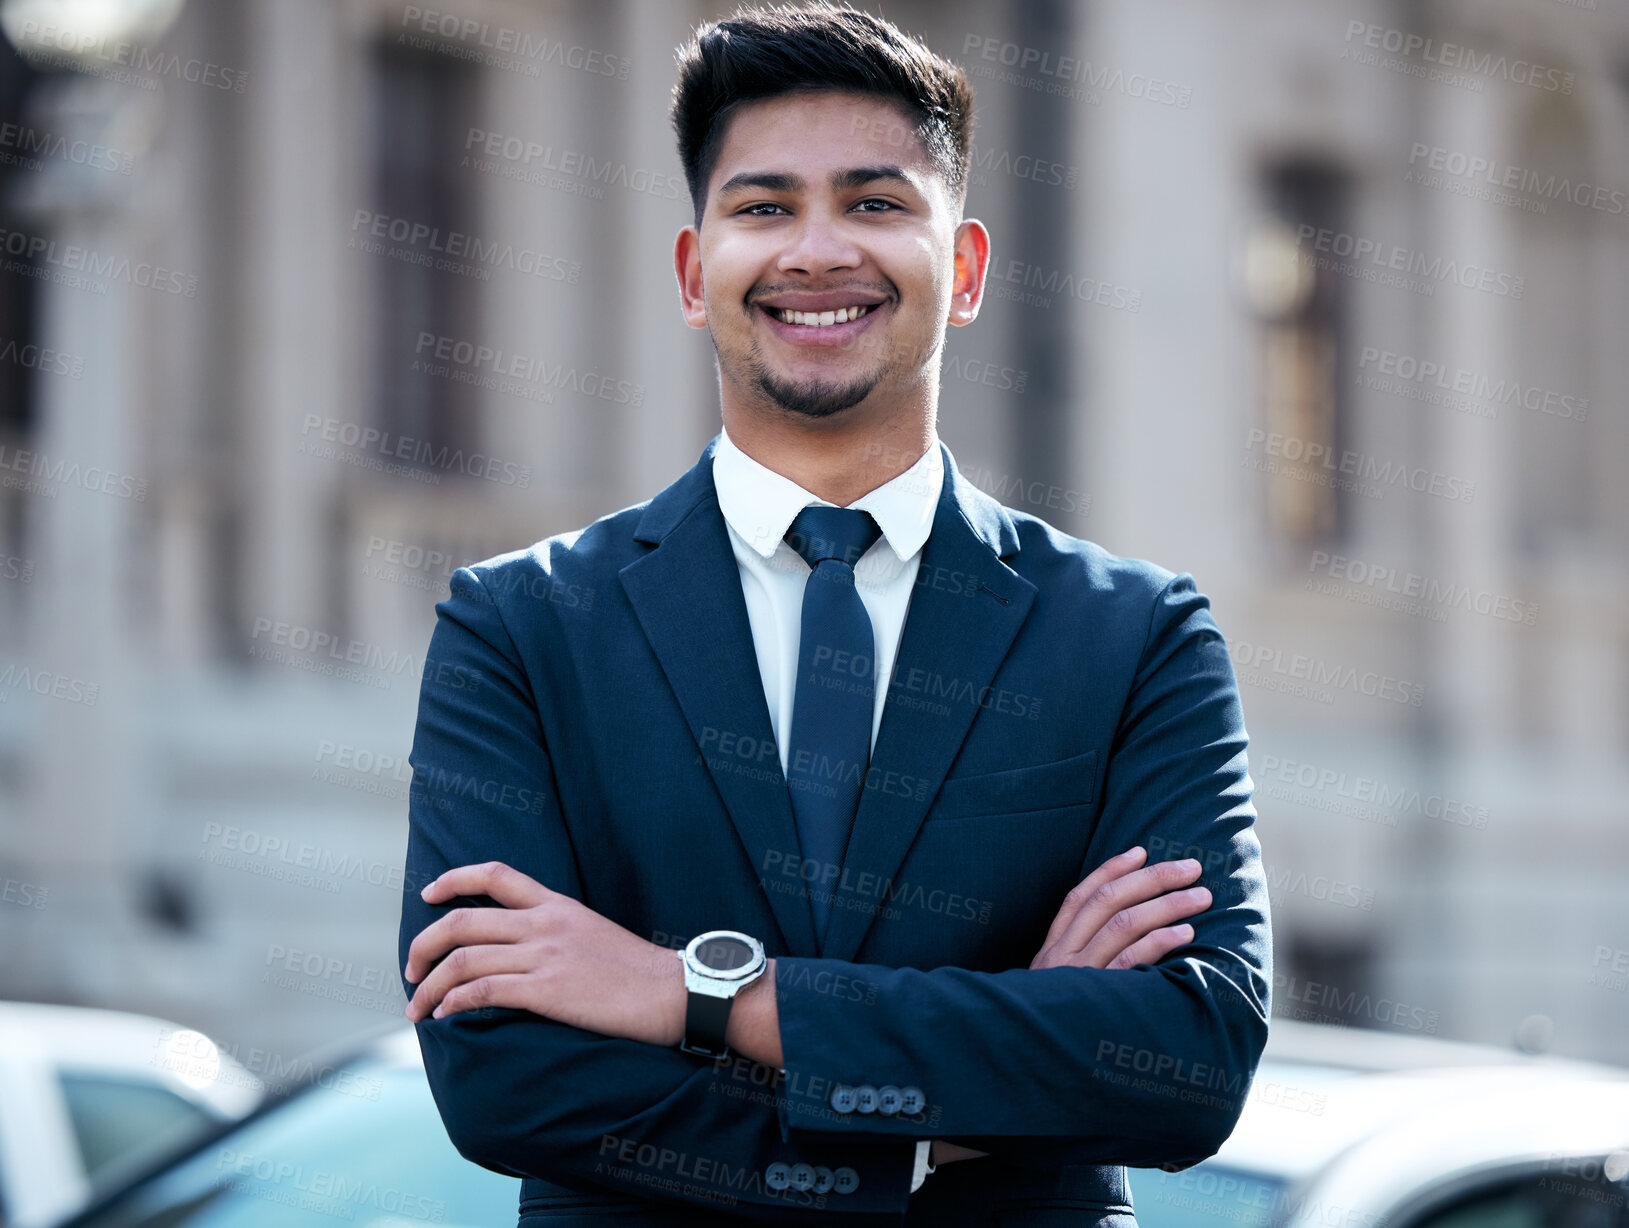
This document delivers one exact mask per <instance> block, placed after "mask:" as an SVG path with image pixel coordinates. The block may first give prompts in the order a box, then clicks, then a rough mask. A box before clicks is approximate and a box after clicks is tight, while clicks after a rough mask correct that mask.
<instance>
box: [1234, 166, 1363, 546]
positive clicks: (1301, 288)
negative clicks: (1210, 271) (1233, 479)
mask: <svg viewBox="0 0 1629 1228" xmlns="http://www.w3.org/2000/svg"><path fill="white" fill-rule="evenodd" d="M1262 189H1263V191H1262V195H1263V198H1264V204H1265V210H1264V216H1263V218H1262V220H1261V221H1260V222H1259V223H1258V224H1257V225H1256V226H1255V227H1254V229H1253V230H1252V231H1251V233H1250V235H1249V237H1248V239H1247V240H1246V244H1245V251H1244V259H1243V267H1242V274H1243V281H1244V288H1245V293H1246V297H1247V298H1248V300H1249V302H1250V305H1251V307H1252V308H1253V309H1254V311H1255V313H1256V316H1257V318H1258V320H1259V322H1260V333H1259V336H1260V338H1261V342H1260V371H1261V400H1260V413H1259V415H1258V428H1259V437H1258V436H1257V435H1254V434H1253V435H1252V436H1251V437H1250V438H1251V443H1250V450H1249V453H1248V457H1249V459H1250V460H1251V461H1253V462H1256V463H1257V464H1258V465H1259V468H1260V471H1261V476H1262V484H1261V485H1262V490H1263V491H1264V492H1265V497H1266V517H1267V523H1268V527H1269V532H1270V533H1271V535H1272V537H1273V539H1274V540H1275V541H1277V542H1279V543H1281V544H1282V545H1283V546H1285V547H1294V548H1308V547H1314V546H1322V545H1327V544H1330V543H1333V542H1336V541H1339V540H1340V539H1342V538H1343V537H1344V536H1345V535H1346V533H1347V530H1348V520H1349V509H1348V507H1347V506H1346V500H1345V499H1344V498H1343V497H1342V494H1341V491H1340V489H1339V485H1338V483H1335V482H1332V481H1330V480H1329V478H1330V477H1331V476H1332V475H1333V473H1334V472H1336V471H1335V470H1332V469H1331V465H1332V464H1334V463H1337V462H1336V460H1335V458H1338V457H1339V455H1340V452H1341V449H1342V448H1343V447H1344V446H1345V438H1346V430H1347V425H1348V424H1347V422H1346V420H1345V419H1346V415H1345V414H1344V413H1343V410H1344V409H1345V408H1346V400H1345V394H1344V392H1343V385H1344V381H1343V380H1342V379H1341V361H1342V346H1341V340H1342V324H1343V319H1342V316H1343V307H1344V305H1345V304H1344V301H1343V300H1344V296H1343V293H1342V289H1343V288H1342V286H1341V284H1340V278H1339V277H1337V276H1336V275H1335V274H1334V273H1332V272H1330V271H1328V270H1325V269H1320V268H1318V267H1317V266H1316V265H1315V264H1314V263H1313V252H1312V250H1311V248H1310V246H1309V245H1307V244H1306V243H1303V242H1302V241H1301V236H1303V235H1305V234H1308V233H1313V232H1309V231H1308V230H1307V227H1312V228H1313V230H1314V232H1315V231H1316V230H1323V229H1339V227H1340V222H1341V215H1342V214H1343V213H1344V211H1345V210H1344V206H1345V202H1346V198H1347V187H1346V180H1345V176H1344V175H1343V174H1342V173H1341V172H1340V171H1338V170H1336V169H1335V168H1333V167H1330V166H1327V165H1323V164H1320V163H1313V162H1302V161H1295V162H1285V163H1280V164H1277V165H1275V166H1273V167H1270V168H1269V169H1268V170H1267V172H1266V173H1265V174H1264V176H1263V181H1262Z"/></svg>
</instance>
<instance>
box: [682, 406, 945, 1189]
mask: <svg viewBox="0 0 1629 1228" xmlns="http://www.w3.org/2000/svg"><path fill="white" fill-rule="evenodd" d="M944 477H945V472H944V458H943V457H942V456H941V455H940V453H939V439H938V436H937V434H935V436H934V439H933V442H932V443H931V444H930V445H929V446H928V450H927V451H926V452H924V453H923V454H922V455H921V457H920V458H919V459H918V460H917V462H916V463H915V464H914V465H912V466H911V467H910V468H909V469H907V470H905V472H903V473H901V474H899V475H898V476H897V477H895V478H893V479H891V480H890V481H887V482H884V483H883V484H882V485H881V486H879V487H877V488H876V489H875V490H873V491H869V492H867V493H866V494H863V495H861V496H860V497H859V498H858V499H856V500H855V501H854V502H853V503H850V504H849V505H848V506H849V507H851V508H859V509H861V510H863V511H867V512H870V513H871V518H872V519H873V520H875V521H876V522H877V527H878V528H880V529H881V530H882V535H881V536H880V537H878V538H877V540H876V541H875V542H873V543H872V544H871V547H870V549H868V550H867V551H866V552H865V553H864V554H863V555H861V556H860V558H859V561H858V562H856V563H855V564H854V587H855V590H856V591H857V592H858V593H859V595H860V601H861V603H862V604H863V605H864V606H865V612H866V613H867V614H869V615H870V616H871V633H872V637H873V639H874V640H875V655H876V663H877V672H876V678H877V687H876V695H875V701H874V706H873V708H872V716H871V745H872V747H873V748H875V746H876V744H877V730H878V729H879V728H881V726H882V708H883V703H884V701H885V700H886V699H887V697H888V686H887V680H888V679H889V678H890V677H891V676H892V675H893V670H894V657H895V656H896V655H897V654H898V652H899V637H900V634H901V632H902V631H903V630H904V628H905V611H906V608H907V607H908V606H909V605H910V601H911V591H912V589H913V588H914V587H915V584H916V573H917V568H918V567H919V566H920V565H921V562H922V547H923V546H924V544H925V543H926V542H927V540H928V533H929V531H930V530H931V529H932V528H933V515H934V511H935V509H936V508H937V507H938V506H939V492H940V489H941V487H942V486H943V484H944ZM713 485H714V486H715V487H716V488H717V490H718V506H719V510H720V511H721V512H723V513H724V523H725V524H726V525H728V526H729V531H730V545H731V546H732V547H733V548H734V550H735V560H736V562H737V563H738V564H739V565H740V568H741V591H742V594H743V596H745V597H746V602H747V618H748V620H749V621H750V622H751V624H752V646H753V648H754V650H755V651H756V652H757V654H758V672H759V674H760V675H761V676H762V678H763V683H764V699H765V700H766V701H767V702H768V704H769V723H770V727H771V728H772V729H773V730H774V732H775V741H776V743H777V744H778V745H779V747H780V752H781V771H782V772H783V773H784V772H785V771H786V764H787V743H788V741H789V740H790V737H791V731H792V701H793V699H794V697H795V692H796V687H797V673H798V639H799V635H800V633H801V631H802V628H803V586H804V582H805V581H806V580H807V579H808V578H809V565H808V564H807V563H805V562H804V561H803V557H802V556H801V555H800V554H798V552H797V551H796V550H794V549H792V547H791V546H789V545H788V544H787V543H786V541H785V540H784V539H785V537H786V533H787V530H788V529H790V528H791V527H792V521H793V520H794V519H796V517H797V514H798V513H799V512H801V511H802V510H803V509H804V508H806V507H808V506H810V505H811V504H813V505H815V506H818V507H835V506H836V504H833V503H830V502H828V501H827V500H825V499H821V498H819V497H818V496H816V495H812V494H810V493H809V492H808V491H806V490H804V489H803V487H801V486H799V485H798V484H797V483H796V482H794V481H792V479H791V478H788V477H786V476H784V475H782V474H779V473H776V472H775V471H774V470H773V469H770V468H768V467H766V466H764V465H761V464H759V463H758V462H757V461H755V460H753V459H752V457H750V456H748V455H747V454H746V453H745V452H743V451H741V449H740V448H738V447H736V446H735V444H734V443H733V442H732V441H731V440H730V437H729V434H728V433H727V432H725V431H724V430H723V429H722V428H721V429H720V431H719V439H718V447H717V449H716V450H715V451H714V454H713ZM930 1143H931V1140H929V1139H922V1140H920V1141H919V1142H918V1143H917V1148H916V1168H915V1171H914V1172H913V1174H912V1177H911V1189H912V1191H913V1192H914V1191H915V1190H916V1189H917V1188H918V1187H920V1186H921V1184H922V1182H923V1180H924V1179H925V1178H926V1176H927V1174H928V1173H930V1172H933V1171H934V1170H933V1168H931V1167H929V1165H928V1149H929V1146H930Z"/></svg>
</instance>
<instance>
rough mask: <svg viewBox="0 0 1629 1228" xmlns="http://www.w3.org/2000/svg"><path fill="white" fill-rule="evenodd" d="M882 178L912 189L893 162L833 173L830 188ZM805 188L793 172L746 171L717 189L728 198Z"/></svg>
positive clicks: (843, 189) (849, 187)
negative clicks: (750, 191)
mask: <svg viewBox="0 0 1629 1228" xmlns="http://www.w3.org/2000/svg"><path fill="white" fill-rule="evenodd" d="M879 179H891V180H896V181H898V182H899V183H902V184H905V185H906V186H908V187H909V186H912V185H911V179H910V176H909V175H907V174H906V173H905V171H904V168H902V167H899V166H896V165H894V164H893V163H891V162H887V163H880V164H878V165H876V166H851V167H848V168H847V169H844V170H839V171H833V172H832V173H831V186H832V188H833V190H834V191H838V192H848V191H853V190H854V189H855V188H860V187H864V186H865V185H866V184H868V183H875V182H877V181H878V180H879ZM805 186H806V184H805V182H804V179H803V176H801V175H794V174H792V173H791V172H790V171H743V172H742V173H741V174H739V175H732V176H730V178H729V179H728V180H727V181H725V183H724V186H723V187H721V188H719V189H718V194H719V195H720V196H727V195H729V194H730V193H731V192H740V191H744V190H745V189H747V188H758V189H760V190H762V191H765V192H801V191H802V190H803V189H804V187H805Z"/></svg>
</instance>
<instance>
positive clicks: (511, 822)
mask: <svg viewBox="0 0 1629 1228" xmlns="http://www.w3.org/2000/svg"><path fill="white" fill-rule="evenodd" d="M436 612H437V616H438V617H437V623H436V627H435V631H434V632H433V634H432V636H431V640H430V647H429V651H428V653H427V654H426V659H425V664H424V674H423V683H422V686H421V689H420V694H419V712H418V724H417V728H416V730H415V733H414V738H413V750H412V753H411V756H410V762H411V764H412V768H413V779H412V784H411V788H410V800H409V810H408V818H409V830H408V840H407V860H406V872H405V874H404V883H403V893H402V915H401V928H400V932H399V935H398V971H399V972H401V973H402V987H403V990H404V992H406V993H407V994H408V996H411V994H412V992H413V990H414V989H415V988H416V987H415V986H414V985H413V984H412V983H411V982H409V981H408V980H407V979H406V975H405V969H406V965H407V953H408V948H409V946H410V945H411V943H412V941H413V939H414V938H415V937H416V936H417V935H418V934H419V933H420V932H421V931H422V930H423V929H425V927H426V926H428V925H430V924H431V923H432V922H433V921H434V920H436V918H438V917H440V916H442V915H443V914H444V913H446V912H448V911H449V910H451V909H452V908H454V907H459V906H471V905H485V906H496V905H495V904H494V902H493V901H491V900H490V899H489V898H488V897H485V896H481V897H478V898H470V897H461V898H458V899H454V900H451V901H448V902H447V903H444V904H437V905H431V904H427V903H425V902H424V901H423V900H422V899H421V898H420V895H419V892H420V890H421V889H422V888H423V886H424V885H425V884H426V883H428V882H429V881H431V880H432V879H434V878H435V877H436V876H437V875H439V874H441V873H442V872H443V871H445V870H447V869H449V868H451V867H453V866H459V865H467V864H470V863H474V862H481V861H490V860H500V861H503V862H505V863H507V864H509V865H511V866H514V867H515V868H516V869H518V870H521V871H522V872H524V873H526V874H528V875H530V876H531V877H533V878H535V879H537V880H538V881H539V882H541V883H544V884H545V885H547V886H549V887H551V888H553V889H554V890H556V891H562V892H565V893H567V894H569V895H571V896H572V897H573V898H575V899H577V900H579V901H581V900H582V899H583V892H582V883H581V879H580V875H579V871H578V866H577V862H576V855H575V852H574V851H573V848H572V845H571V840H570V837H569V835H568V832H567V829H566V825H565V823H564V821H563V819H562V816H561V812H560V804H559V800H558V794H557V792H556V789H555V783H554V775H553V768H552V767H551V761H550V756H549V748H547V747H546V746H545V745H544V741H543V731H542V725H541V722H540V720H539V717H538V708H537V703H536V700H535V698H534V694H533V691H532V684H531V680H530V679H529V678H528V675H527V672H526V670H525V669H524V667H523V666H522V664H521V660H520V656H519V653H518V651H517V650H516V647H515V644H514V642H513V640H512V639H511V638H510V635H509V633H508V631H507V630H506V628H505V624H504V620H503V617H502V614H501V612H500V610H499V608H498V606H497V605H496V604H495V603H494V601H493V599H492V597H491V596H489V594H488V591H487V589H486V587H485V585H484V584H483V581H482V579H481V578H480V576H478V575H477V572H476V571H475V570H473V569H469V568H460V569H459V570H458V571H457V572H456V573H455V574H454V576H453V578H452V585H451V595H450V596H449V597H448V598H447V599H446V600H445V601H443V602H441V603H440V604H439V605H438V606H437V607H436ZM415 1026H416V1029H417V1032H418V1039H419V1047H420V1050H421V1051H422V1053H423V1057H424V1069H425V1073H426V1075H427V1077H428V1079H429V1083H430V1090H431V1093H432V1095H433V1096H434V1098H435V1102H436V1107H437V1108H438V1110H439V1111H440V1113H441V1118H442V1122H443V1124H444V1125H445V1126H446V1129H447V1133H448V1136H449V1137H450V1138H451V1140H452V1142H453V1145H454V1146H455V1147H456V1148H457V1149H458V1151H459V1153H460V1154H461V1155H463V1156H464V1157H465V1158H466V1159H468V1160H471V1161H473V1162H474V1163H476V1164H479V1165H481V1166H482V1167H483V1168H488V1169H491V1170H493V1171H494V1172H500V1173H504V1174H507V1175H509V1176H516V1177H541V1178H543V1179H545V1180H554V1181H560V1182H562V1183H564V1184H567V1185H572V1186H574V1187H576V1188H584V1189H588V1190H593V1189H597V1188H604V1189H606V1190H610V1191H615V1192H618V1193H622V1194H627V1195H631V1196H634V1197H640V1198H647V1199H656V1200H658V1201H662V1202H670V1203H684V1204H693V1205H697V1206H704V1207H713V1208H718V1207H727V1208H728V1209H729V1210H730V1212H731V1213H733V1214H736V1215H745V1216H748V1217H751V1218H773V1219H775V1220H777V1221H779V1222H788V1223H796V1222H799V1221H800V1220H802V1219H804V1218H805V1217H806V1216H810V1215H813V1214H814V1213H815V1212H816V1211H818V1210H820V1208H822V1207H823V1208H824V1211H823V1218H824V1219H826V1220H829V1219H830V1218H831V1217H832V1215H833V1213H837V1212H841V1213H843V1214H844V1215H845V1217H848V1216H850V1215H853V1216H855V1217H856V1218H855V1219H854V1220H853V1222H856V1223H864V1222H866V1216H867V1214H868V1213H877V1214H881V1213H887V1214H891V1215H893V1216H895V1217H896V1220H897V1216H898V1214H899V1213H900V1212H902V1211H903V1210H904V1209H905V1206H906V1203H907V1200H908V1198H909V1194H910V1182H911V1176H912V1167H913V1162H914V1159H915V1153H916V1144H915V1141H914V1139H906V1138H900V1139H882V1138H878V1137H876V1136H875V1135H870V1134H867V1133H864V1132H860V1131H853V1132H847V1133H846V1134H845V1135H837V1134H833V1135H826V1136H823V1137H820V1138H808V1139H804V1140H800V1141H797V1142H788V1141H787V1140H786V1139H785V1138H784V1137H783V1131H782V1128H781V1124H780V1122H779V1120H778V1117H777V1109H776V1107H775V1104H776V1100H777V1098H778V1097H780V1096H781V1095H782V1092H781V1090H780V1089H779V1088H778V1087H777V1083H778V1076H777V1075H776V1072H774V1071H771V1070H770V1069H769V1068H768V1067H766V1066H762V1065H759V1064H756V1063H752V1062H749V1061H747V1060H746V1059H742V1058H732V1059H729V1060H726V1061H724V1062H716V1063H715V1062H711V1061H708V1060H706V1059H703V1058H699V1057H695V1056H693V1055H690V1054H686V1053H683V1052H681V1051H679V1050H678V1049H676V1048H674V1049H667V1048H661V1047H658V1046H655V1045H648V1044H644V1043H642V1042H639V1041H634V1040H628V1039H625V1038H620V1037H609V1036H603V1035H600V1034H598V1033H594V1032H589V1031H586V1030H583V1029H579V1028H575V1027H572V1026H570V1025H567V1024H562V1023H559V1022H556V1021H554V1020H551V1019H547V1018H544V1017H543V1016H540V1015H536V1014H533V1013H531V1012H530V1011H525V1010H519V1009H511V1008H485V1009H479V1010H470V1011H461V1012H458V1013H456V1014H452V1015H448V1016H446V1017H444V1018H441V1019H435V1018H425V1019H423V1020H420V1021H419V1022H418V1023H417V1024H416V1025H415ZM777 1163H784V1164H786V1165H788V1166H793V1165H797V1164H800V1163H807V1164H809V1165H812V1166H815V1167H816V1168H817V1169H818V1168H820V1167H824V1168H828V1169H831V1170H833V1172H835V1171H836V1170H838V1169H839V1168H845V1167H846V1168H848V1169H851V1170H853V1173H854V1176H855V1178H856V1180H857V1184H856V1185H854V1186H853V1188H852V1190H851V1191H848V1192H843V1191H839V1190H832V1191H830V1192H825V1193H820V1194H817V1193H815V1192H814V1191H813V1190H809V1189H804V1190H801V1191H800V1190H797V1189H795V1188H790V1187H786V1188H780V1189H777V1188H775V1184H776V1183H778V1181H772V1180H771V1179H770V1178H768V1177H767V1173H768V1170H769V1168H770V1166H771V1165H774V1164H777ZM778 1176H784V1172H782V1173H781V1174H778ZM811 1222H812V1221H811Z"/></svg>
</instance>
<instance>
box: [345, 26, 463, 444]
mask: <svg viewBox="0 0 1629 1228" xmlns="http://www.w3.org/2000/svg"><path fill="white" fill-rule="evenodd" d="M476 83H477V78H476V71H475V69H474V68H473V67H472V66H471V65H470V64H468V63H467V62H465V61H461V60H458V59H454V58H452V57H449V56H443V55H438V54H436V53H435V52H433V51H415V50H412V49H409V48H405V47H401V46H399V45H396V44H393V43H383V42H382V43H378V44H376V45H375V48H374V57H373V90H372V98H373V139H372V141H371V143H370V147H371V149H372V150H373V152H374V158H375V165H374V173H373V196H374V203H373V209H374V212H375V214H376V216H378V217H380V218H387V219H391V220H392V221H397V219H400V221H397V225H398V227H400V226H401V225H402V223H405V225H406V226H407V227H419V228H420V229H419V231H418V234H420V235H423V236H427V237H424V238H418V239H409V240H408V241H405V242H394V241H390V240H382V242H384V243H386V245H387V248H401V249H402V254H401V258H398V257H396V256H392V255H390V254H389V253H388V251H386V252H379V253H375V254H374V256H373V259H374V263H373V266H372V272H373V277H374V302H375V311H374V315H375V320H376V321H377V324H376V328H377V332H376V334H375V345H374V355H375V367H374V372H373V376H374V389H375V402H374V414H373V418H374V423H375V425H376V426H378V427H379V428H380V429H381V430H384V431H387V432H389V437H390V439H391V440H392V441H393V452H394V458H396V459H398V460H399V461H400V463H407V464H418V465H423V466H427V467H428V466H433V464H434V460H433V458H434V457H435V456H438V455H440V456H445V455H448V454H450V453H453V452H459V451H463V452H468V451H469V450H471V448H472V447H473V445H474V442H475V438H476V435H477V430H476V427H477V423H476V421H475V405H476V399H475V396H474V391H475V390H474V389H472V388H471V386H470V385H468V384H465V383H459V382H457V381H454V380H447V379H436V378H434V377H433V376H430V375H428V374H426V373H425V372H424V370H423V369H422V367H423V365H424V364H423V362H422V358H423V355H422V354H421V353H420V351H419V349H418V341H419V338H420V336H421V334H424V333H429V334H431V335H432V336H436V337H467V336H470V335H472V332H473V330H472V329H471V327H470V320H471V318H472V311H473V307H474V303H475V299H474V294H473V293H472V287H471V286H470V285H469V279H468V278H467V277H464V276H461V275H459V274H456V273H450V272H443V271H438V270H437V269H435V268H434V267H429V266H427V265H425V264H424V263H421V262H419V261H418V260H416V259H412V258H409V257H416V256H427V257H429V258H430V259H431V260H433V259H434V258H435V254H436V251H437V250H438V249H443V248H444V247H445V245H446V244H447V242H448V239H447V236H450V235H454V234H464V235H467V234H469V233H471V231H472V230H473V220H474V213H475V200H474V196H473V193H472V191H471V188H470V177H469V173H468V172H467V171H461V170H460V169H459V163H460V160H461V158H462V153H463V146H464V138H465V136H466V135H467V133H468V132H469V128H470V117H471V113H472V109H473V104H474V98H475V92H476V91H475V86H476ZM387 228H388V224H387ZM415 361H418V362H419V366H420V368H421V369H419V370H415V369H414V363H415ZM450 472H451V473H458V472H460V470H459V469H458V468H457V467H456V466H455V467H453V468H452V469H451V470H450Z"/></svg>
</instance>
